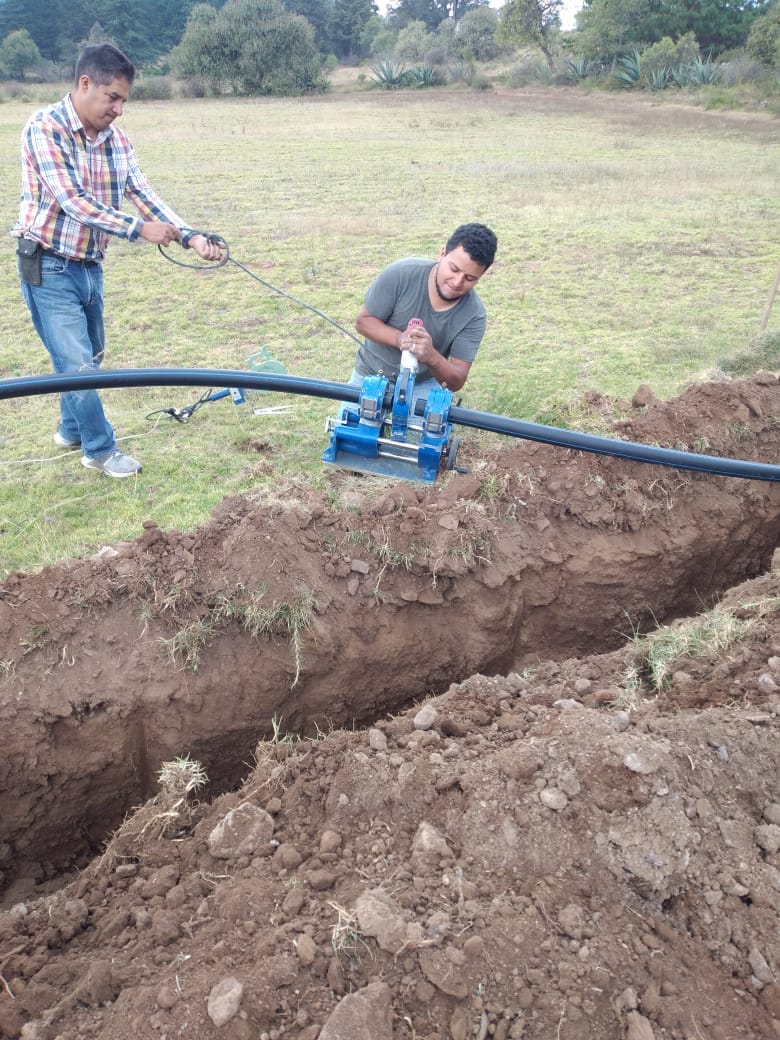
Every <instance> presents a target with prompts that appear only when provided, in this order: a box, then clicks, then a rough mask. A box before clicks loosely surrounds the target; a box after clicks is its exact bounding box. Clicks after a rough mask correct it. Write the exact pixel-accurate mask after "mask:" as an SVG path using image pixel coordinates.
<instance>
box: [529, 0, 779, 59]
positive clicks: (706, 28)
mask: <svg viewBox="0 0 780 1040" xmlns="http://www.w3.org/2000/svg"><path fill="white" fill-rule="evenodd" d="M526 2H527V0H526ZM772 2H773V0H650V2H648V0H585V5H584V7H583V10H582V11H581V13H580V15H579V18H578V22H577V25H578V33H577V37H578V39H577V46H578V50H579V51H580V52H581V53H582V54H584V55H585V56H586V57H588V58H592V59H600V60H606V61H612V60H614V59H615V58H617V57H619V56H620V55H622V54H626V53H628V51H630V50H632V49H634V48H638V49H639V50H644V49H645V48H647V47H649V46H651V45H652V44H654V43H658V42H659V41H660V40H662V39H664V37H668V38H670V39H672V40H678V39H680V37H683V36H685V35H686V34H687V33H692V34H693V35H694V37H695V38H696V40H697V41H698V44H699V47H700V49H701V51H702V52H703V53H712V54H714V55H718V54H721V53H723V52H724V51H726V50H729V49H731V48H735V47H741V46H742V45H744V43H745V41H746V40H747V37H748V34H749V32H750V29H751V26H752V25H753V22H754V21H755V19H756V18H757V17H758V16H759V15H760V14H761V13H762V12H763V11H765V10H767V9H768V8H769V7H770V6H771V4H772ZM774 2H776V0H774Z"/></svg>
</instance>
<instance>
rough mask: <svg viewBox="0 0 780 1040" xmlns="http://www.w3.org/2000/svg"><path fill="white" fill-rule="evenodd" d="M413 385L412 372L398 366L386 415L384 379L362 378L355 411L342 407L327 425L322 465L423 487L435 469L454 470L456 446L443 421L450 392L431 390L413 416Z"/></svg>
mask: <svg viewBox="0 0 780 1040" xmlns="http://www.w3.org/2000/svg"><path fill="white" fill-rule="evenodd" d="M414 380H415V372H414V370H413V369H412V368H406V367H402V368H401V372H400V374H399V377H398V379H397V381H396V384H395V390H394V392H393V405H392V409H391V410H390V411H389V412H388V410H387V409H386V408H385V404H384V401H385V395H386V393H387V390H388V386H389V382H388V380H387V379H386V378H385V377H384V376H366V378H365V379H364V380H363V385H362V387H361V392H360V401H359V402H358V405H357V407H356V406H354V405H344V406H343V407H342V410H341V414H340V415H339V416H338V418H336V419H333V418H331V419H329V420H328V430H327V432H328V433H330V444H329V445H328V447H327V448H326V450H325V451H324V452H323V455H322V461H323V462H325V463H327V464H329V465H332V466H337V467H339V468H340V469H348V470H353V471H355V472H357V473H366V474H369V475H372V476H379V477H391V478H393V479H396V480H418V481H423V482H424V483H427V484H432V483H433V482H434V481H435V479H436V476H437V474H438V473H439V471H440V470H441V469H445V470H448V469H454V468H455V458H456V455H457V449H458V443H459V442H458V438H457V437H454V436H453V434H452V424H451V423H450V422H449V420H448V416H449V409H450V405H451V403H452V393H451V392H450V391H449V390H444V389H443V388H441V387H439V388H437V389H436V390H434V391H432V393H430V394H429V395H428V398H427V399H426V401H425V410H424V412H423V414H422V416H421V417H420V416H415V415H414V409H413V408H412V403H413V399H414ZM420 404H421V402H418V403H417V406H418V407H419V406H420Z"/></svg>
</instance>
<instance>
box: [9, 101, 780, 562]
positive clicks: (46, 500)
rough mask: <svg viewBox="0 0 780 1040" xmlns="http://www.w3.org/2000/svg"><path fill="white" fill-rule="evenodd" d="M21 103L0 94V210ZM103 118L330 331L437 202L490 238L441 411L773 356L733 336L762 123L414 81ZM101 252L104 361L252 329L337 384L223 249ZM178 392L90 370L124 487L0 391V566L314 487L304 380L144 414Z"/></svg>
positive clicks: (771, 262)
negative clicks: (120, 386)
mask: <svg viewBox="0 0 780 1040" xmlns="http://www.w3.org/2000/svg"><path fill="white" fill-rule="evenodd" d="M57 96H58V94H57V92H56V91H55V92H54V94H53V95H52V100H55V99H56V97H57ZM33 107H34V106H32V105H31V104H29V103H26V104H23V103H21V102H10V103H6V104H3V105H0V204H1V205H2V209H3V222H4V224H5V226H6V227H7V228H10V227H11V226H12V224H13V222H14V220H15V215H16V201H17V198H18V191H19V170H18V142H19V134H20V130H21V127H22V125H23V123H24V121H25V119H26V118H27V116H28V115H29V113H30V112H31V110H32V108H33ZM123 125H124V126H125V128H126V129H127V130H128V131H129V132H130V133H131V135H132V137H133V139H134V141H135V143H136V148H137V150H138V152H139V155H140V157H141V161H142V163H143V165H144V168H145V170H146V172H147V174H148V175H149V177H150V179H151V181H152V183H153V184H154V185H155V186H156V187H157V189H158V190H159V192H160V193H161V195H162V196H163V197H164V198H165V199H166V200H167V201H168V202H169V203H170V204H171V205H173V206H174V207H175V208H176V209H177V210H178V212H179V213H180V214H181V216H182V217H184V218H185V219H187V220H188V221H189V222H191V223H192V224H194V225H196V226H199V227H203V228H205V229H207V230H212V231H216V232H219V233H220V234H222V235H223V236H224V237H225V238H226V239H227V241H228V242H229V244H230V248H231V251H232V254H233V255H234V256H235V258H236V259H238V260H240V261H241V262H242V263H244V264H246V265H247V266H248V267H249V268H250V269H251V270H252V271H254V272H255V273H256V274H258V275H259V276H261V277H262V278H263V279H265V280H266V281H267V282H269V283H270V284H271V285H273V286H275V287H277V288H279V289H281V290H283V291H284V292H285V293H289V294H291V295H292V296H294V297H297V298H298V299H299V300H302V301H305V302H306V303H308V304H310V305H311V306H313V307H315V308H318V309H319V310H321V311H323V312H324V313H326V314H327V315H328V316H330V317H331V318H332V319H334V320H335V321H336V322H339V323H340V324H342V325H344V326H345V327H346V328H347V329H348V330H349V331H352V320H353V318H354V315H355V314H356V312H357V310H358V308H359V306H360V304H361V302H362V295H363V292H364V290H365V288H366V286H367V285H368V283H369V282H370V280H371V279H372V277H373V276H374V274H375V273H376V272H377V271H378V270H379V269H380V268H381V267H382V266H383V265H384V264H385V263H387V262H389V261H390V260H393V259H395V258H397V257H400V256H404V255H412V254H413V255H422V256H433V255H435V253H436V252H438V249H439V247H440V246H441V245H442V244H443V243H444V241H445V239H446V238H447V235H448V233H449V232H450V231H451V230H452V229H453V228H454V227H455V226H456V225H457V224H459V223H462V222H464V221H468V220H479V221H483V222H485V223H487V224H490V225H491V226H492V227H493V228H494V229H495V231H496V233H497V234H498V237H499V252H498V258H497V261H496V264H495V265H494V267H493V269H492V270H491V271H490V272H489V273H488V274H487V275H486V276H485V277H484V278H483V280H482V282H481V283H480V293H481V295H482V298H483V300H484V302H485V304H486V306H487V309H488V315H489V323H488V332H487V335H486V338H485V340H484V342H483V346H482V350H481V353H480V356H479V358H478V360H477V362H476V363H475V365H474V368H473V369H472V376H471V378H470V380H469V382H468V384H467V387H466V388H465V390H464V392H463V395H462V396H463V401H462V403H463V405H464V406H465V407H469V408H476V409H481V410H485V411H489V412H494V413H497V414H503V415H511V416H515V417H519V418H538V419H541V420H542V421H553V420H555V419H556V418H557V420H558V421H562V419H561V417H562V416H563V415H565V413H566V409H567V406H568V405H569V404H570V402H572V401H573V400H576V398H577V397H578V395H580V394H581V393H582V392H583V391H585V390H589V389H596V390H599V391H601V392H602V393H606V394H610V395H613V396H619V397H630V395H631V394H632V393H633V391H634V390H635V389H636V387H637V386H638V385H639V384H640V383H649V384H650V385H651V386H652V387H653V389H654V390H655V392H656V393H657V394H658V395H659V396H661V397H670V396H672V395H674V394H675V393H677V392H679V391H680V390H681V389H682V387H683V386H684V385H685V384H686V383H687V382H690V381H691V380H696V379H700V378H706V377H707V376H708V375H710V374H711V373H712V372H713V371H716V370H717V368H718V366H720V365H721V364H723V363H724V362H725V361H727V360H728V359H729V358H734V357H737V356H743V355H745V354H746V353H748V354H750V352H751V351H753V352H754V354H755V356H756V358H757V361H756V367H761V365H762V364H763V366H764V367H766V366H767V365H769V366H770V367H773V368H777V367H779V366H780V361H778V359H777V357H774V356H773V353H772V352H773V351H774V350H775V349H776V344H777V339H776V338H774V339H772V338H771V336H770V339H769V341H768V343H769V346H767V340H766V338H765V340H764V341H762V343H763V346H762V343H757V341H756V332H757V329H758V324H759V320H760V318H761V315H762V312H763V309H764V306H765V303H766V300H767V294H768V292H769V288H770V286H771V284H772V281H773V278H774V274H775V271H776V269H777V266H778V263H780V241H778V235H777V228H778V203H777V199H778V196H779V195H780V192H779V191H778V188H780V183H779V180H780V178H779V177H778V170H780V123H778V122H777V121H776V120H774V119H773V118H772V117H769V116H766V115H763V114H760V113H757V114H755V115H748V114H745V113H734V114H728V113H711V112H705V111H703V110H701V109H698V108H695V107H692V106H686V105H681V104H672V103H669V102H662V101H656V100H655V99H654V98H652V97H649V96H643V97H640V98H634V97H631V98H629V97H624V96H617V95H603V94H602V95H587V94H577V93H575V92H573V91H550V92H543V91H531V92H517V93H511V92H507V93H499V94H494V93H488V92H479V93H476V92H467V91H454V92H453V91H440V92H438V91H425V92H417V93H412V92H403V93H399V94H385V93H374V92H370V93H369V92H365V93H356V94H339V95H333V96H326V97H322V98H315V99H306V100H229V99H221V100H187V101H175V102H146V103H137V104H132V103H131V104H130V105H129V106H128V110H127V112H126V114H125V116H124V119H123ZM172 255H175V256H177V257H179V256H181V257H182V258H184V259H190V258H192V254H191V253H190V254H181V253H180V252H179V251H178V249H176V248H175V247H174V249H173V250H172ZM0 260H1V261H2V266H3V270H4V272H5V276H4V277H3V278H0V371H2V373H3V375H4V376H17V375H24V374H31V373H47V372H49V371H50V365H49V360H48V357H47V355H46V354H45V351H44V350H43V347H42V346H41V344H40V343H39V342H38V340H37V338H36V336H35V334H34V332H33V329H32V326H31V323H30V321H29V316H28V314H27V312H26V309H25V307H24V304H23V302H22V300H21V297H20V294H19V288H18V283H17V279H16V271H15V259H14V255H13V242H12V240H11V238H10V237H7V239H6V241H5V243H4V244H3V243H2V242H0ZM105 270H106V297H107V302H106V314H107V328H108V358H107V362H106V367H108V368H122V367H133V368H135V367H144V366H163V367H165V366H192V367H209V368H237V369H240V368H243V367H245V366H246V359H247V358H248V357H249V355H251V354H253V353H254V352H256V351H257V350H259V349H260V348H261V347H262V346H263V345H267V346H268V348H269V350H270V353H271V355H272V356H273V357H274V358H276V359H278V360H280V361H282V362H283V363H284V365H285V367H286V370H287V372H288V373H289V374H291V375H299V376H306V377H312V378H318V379H333V380H339V381H346V379H347V378H348V375H349V372H350V370H351V367H352V360H353V356H354V351H355V346H356V344H355V342H354V341H353V340H352V339H350V338H349V336H348V335H347V334H346V333H342V332H340V331H339V330H338V329H336V328H334V327H333V326H332V325H330V324H329V323H327V322H326V321H323V319H322V318H321V317H319V316H317V315H316V314H314V313H312V312H311V311H309V310H307V309H305V308H304V307H301V306H299V305H298V304H296V303H293V302H292V301H291V300H289V299H287V298H285V297H283V296H280V295H278V294H275V293H273V292H271V291H269V290H268V289H266V288H265V287H263V286H262V285H260V284H258V283H257V282H256V281H253V280H252V279H251V278H250V277H248V276H247V275H246V274H245V273H244V272H242V271H241V270H239V269H238V268H236V267H235V266H232V265H230V266H228V267H226V268H222V269H219V270H215V271H209V272H194V271H189V270H183V269H181V268H178V267H175V266H173V265H172V264H169V263H167V262H166V261H165V259H163V258H162V257H161V256H160V255H159V253H158V252H157V251H156V250H155V249H154V248H153V247H151V246H148V245H139V246H129V245H125V244H124V243H121V242H115V243H113V244H112V247H111V252H110V255H109V258H108V260H107V262H106V265H105ZM778 313H780V304H778V305H777V310H776V311H775V312H773V314H772V319H771V320H770V324H769V331H770V333H771V332H772V330H773V329H777V324H778ZM762 349H763V355H761V350H762ZM199 393H200V391H199V390H193V388H170V389H167V388H163V389H159V388H158V389H149V390H146V389H142V390H124V391H119V390H113V391H105V392H104V401H105V403H106V407H107V411H108V414H109V417H110V419H111V420H112V422H113V423H114V425H115V428H116V430H117V435H118V436H119V437H120V438H123V439H122V441H121V446H122V447H123V448H124V449H125V450H127V451H129V452H130V453H131V454H135V455H136V456H137V457H139V458H140V459H141V460H142V461H143V463H144V472H143V474H142V475H141V476H140V477H139V478H138V479H137V480H129V481H109V480H106V479H103V478H100V477H99V476H97V475H96V474H95V473H92V472H88V471H87V470H85V469H84V468H83V467H82V466H81V465H80V464H79V454H78V453H72V454H65V453H63V452H60V451H57V450H56V449H54V447H53V445H52V441H51V434H52V432H53V431H54V429H55V428H56V425H57V412H58V409H57V402H56V399H55V398H54V397H53V396H49V397H42V396H39V397H30V398H23V399H19V400H14V401H0V480H2V484H3V495H2V503H0V546H2V549H1V550H0V551H1V555H2V559H1V560H0V574H7V573H8V572H9V571H11V570H13V569H24V570H35V569H38V568H39V567H41V566H43V565H45V564H47V563H51V562H53V561H55V560H57V559H61V558H63V557H65V556H70V555H78V554H82V553H85V552H88V551H93V550H94V549H95V548H97V547H99V546H100V545H102V544H105V543H108V542H112V541H115V540H116V539H119V538H132V537H135V536H136V535H137V534H138V533H139V531H140V529H141V523H142V522H143V521H144V520H147V519H152V520H154V521H156V522H157V523H159V524H160V525H161V526H163V527H177V528H181V529H183V528H188V527H192V526H194V525H196V524H198V523H200V522H202V521H203V520H205V519H206V518H207V517H208V514H209V511H210V509H211V508H212V507H213V505H214V504H215V503H216V502H218V501H219V500H220V499H221V498H222V497H224V495H225V494H228V493H231V492H236V491H242V490H245V489H247V488H250V487H255V486H258V485H260V484H264V483H273V484H275V485H277V486H286V485H287V484H289V483H290V482H294V481H296V480H305V481H307V482H315V483H321V484H322V485H325V483H326V482H327V480H328V477H327V473H323V469H322V467H321V464H320V455H321V452H322V450H323V449H324V447H325V444H326V437H325V434H324V429H323V427H324V419H325V416H326V415H327V414H329V413H330V412H332V411H333V406H332V405H330V404H329V403H328V402H320V401H315V400H310V399H306V398H302V397H296V398H281V397H279V396H275V395H266V396H263V397H257V398H255V399H254V401H253V402H252V406H253V407H261V406H263V405H267V404H280V403H289V404H291V405H292V409H293V410H292V413H290V414H289V415H284V416H278V417H269V416H265V417H262V416H255V415H254V414H253V413H252V407H249V408H236V407H234V406H233V405H232V404H231V403H230V401H227V400H226V401H221V402H218V403H215V404H211V405H208V406H206V407H204V408H203V409H201V410H200V411H199V412H198V413H197V414H196V415H195V416H194V417H193V418H192V419H191V421H190V422H189V423H188V424H187V425H179V424H177V423H175V422H173V421H172V420H170V419H164V420H157V419H156V418H151V419H148V418H147V416H148V415H149V414H150V413H152V412H154V411H155V410H156V409H159V408H162V407H168V406H171V405H176V406H182V405H185V404H189V403H191V402H192V401H193V400H194V399H195V398H196V397H197V396H198V394H199Z"/></svg>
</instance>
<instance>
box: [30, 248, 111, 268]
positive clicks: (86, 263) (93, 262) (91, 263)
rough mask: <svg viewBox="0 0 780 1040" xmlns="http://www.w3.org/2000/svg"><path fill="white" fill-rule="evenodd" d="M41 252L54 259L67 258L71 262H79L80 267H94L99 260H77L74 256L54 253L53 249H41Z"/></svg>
mask: <svg viewBox="0 0 780 1040" xmlns="http://www.w3.org/2000/svg"><path fill="white" fill-rule="evenodd" d="M41 253H42V254H43V256H53V257H54V258H55V259H56V260H67V261H68V263H71V264H81V266H82V267H96V266H97V265H98V264H99V263H100V261H99V260H77V259H76V257H75V256H63V255H62V253H55V252H54V250H53V249H42V250H41Z"/></svg>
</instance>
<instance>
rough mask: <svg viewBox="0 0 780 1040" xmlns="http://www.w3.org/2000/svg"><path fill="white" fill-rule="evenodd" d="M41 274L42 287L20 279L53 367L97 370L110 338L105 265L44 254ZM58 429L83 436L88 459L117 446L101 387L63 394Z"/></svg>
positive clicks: (68, 437) (78, 437) (74, 436)
mask: <svg viewBox="0 0 780 1040" xmlns="http://www.w3.org/2000/svg"><path fill="white" fill-rule="evenodd" d="M41 274H42V278H41V285H28V284H27V283H26V282H22V283H21V286H22V296H23V297H24V300H25V303H26V304H27V306H28V308H29V310H30V315H31V316H32V321H33V325H34V326H35V331H36V332H37V333H38V335H39V336H40V337H41V340H42V342H43V345H44V346H45V347H46V349H47V350H48V352H49V356H50V357H51V360H52V364H53V365H54V371H55V372H58V373H63V372H95V371H97V369H98V368H99V367H100V363H101V361H102V360H103V355H104V352H105V342H106V338H105V330H104V328H103V268H102V266H101V265H100V264H93V265H90V266H85V265H84V264H77V263H74V262H73V261H72V260H60V259H59V258H58V257H55V256H47V255H46V254H44V255H43V256H42V257H41ZM60 433H61V434H62V436H63V437H65V438H66V440H69V441H78V440H80V441H81V447H82V449H83V451H84V454H85V455H86V456H87V458H91V459H92V458H96V457H97V456H98V455H105V454H106V452H109V451H113V450H114V448H115V447H116V439H115V437H114V431H113V429H112V427H111V424H110V423H109V422H108V420H107V419H106V416H105V413H104V411H103V404H102V402H101V400H100V395H99V394H98V392H97V390H71V391H68V392H67V393H63V394H60Z"/></svg>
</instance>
